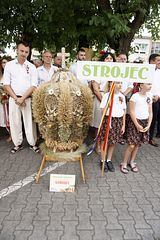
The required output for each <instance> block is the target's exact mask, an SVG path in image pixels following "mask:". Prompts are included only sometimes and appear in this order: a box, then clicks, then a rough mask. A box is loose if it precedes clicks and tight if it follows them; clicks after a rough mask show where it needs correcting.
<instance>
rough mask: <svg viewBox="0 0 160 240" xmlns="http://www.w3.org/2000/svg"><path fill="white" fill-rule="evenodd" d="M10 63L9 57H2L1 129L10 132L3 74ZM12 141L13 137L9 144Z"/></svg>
mask: <svg viewBox="0 0 160 240" xmlns="http://www.w3.org/2000/svg"><path fill="white" fill-rule="evenodd" d="M7 62H8V58H7V57H2V59H1V62H0V70H1V75H0V127H5V128H6V129H7V131H8V132H9V114H8V95H7V93H6V92H5V91H4V89H3V73H4V68H5V65H6V63H7ZM10 141H11V137H10V136H9V138H8V139H7V142H10Z"/></svg>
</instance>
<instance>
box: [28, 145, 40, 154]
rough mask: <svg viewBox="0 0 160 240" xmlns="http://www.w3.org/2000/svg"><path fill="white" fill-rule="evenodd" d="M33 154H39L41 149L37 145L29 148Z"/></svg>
mask: <svg viewBox="0 0 160 240" xmlns="http://www.w3.org/2000/svg"><path fill="white" fill-rule="evenodd" d="M29 148H30V149H31V150H32V151H33V152H35V153H39V151H40V150H39V147H37V146H36V145H34V146H30V147H29Z"/></svg>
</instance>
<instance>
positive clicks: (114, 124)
mask: <svg viewBox="0 0 160 240" xmlns="http://www.w3.org/2000/svg"><path fill="white" fill-rule="evenodd" d="M107 123H108V116H105V117H104V120H103V125H102V129H101V132H100V136H99V141H100V143H101V142H103V141H104V138H105V134H106V126H107ZM122 124H123V117H120V118H117V117H112V118H111V128H110V129H109V136H108V144H109V145H110V144H115V143H117V142H120V141H122V140H123V135H122V131H121V130H122Z"/></svg>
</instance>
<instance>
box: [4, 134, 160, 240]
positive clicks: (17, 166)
mask: <svg viewBox="0 0 160 240" xmlns="http://www.w3.org/2000/svg"><path fill="white" fill-rule="evenodd" d="M159 143H160V142H159ZM11 147H12V144H11V143H10V144H8V143H7V142H6V139H5V138H4V139H1V140H0V164H1V165H0V191H2V190H3V189H5V188H7V187H9V186H11V185H13V184H14V183H17V182H19V181H20V180H22V179H24V178H26V177H28V176H30V175H32V174H33V173H36V172H37V170H38V169H39V166H40V163H41V159H42V156H41V155H40V154H35V153H34V152H32V151H31V150H29V148H28V146H27V144H25V147H24V149H23V150H21V151H20V152H18V153H17V154H15V155H11V154H10V149H11ZM123 149H124V146H121V145H117V148H116V151H115V153H114V157H113V163H114V165H115V168H116V172H115V173H111V172H109V173H105V175H104V177H102V176H101V171H100V168H99V164H98V163H99V162H98V161H99V156H98V155H97V154H96V153H93V154H92V155H90V156H86V155H84V158H83V159H84V160H83V162H84V168H85V175H86V183H83V182H82V179H81V172H80V166H79V163H78V162H68V163H66V164H64V165H63V166H60V167H58V168H56V169H55V170H54V171H53V172H52V173H56V174H58V173H62V174H76V191H75V192H74V193H51V192H49V190H48V189H49V176H50V174H46V175H44V176H42V177H41V178H40V181H39V183H38V184H36V183H35V181H31V182H30V183H29V184H27V185H25V186H24V187H22V188H20V189H18V190H16V191H14V192H12V193H10V194H8V195H7V196H5V197H2V198H1V200H0V240H139V239H141V240H160V147H158V148H155V147H152V146H150V145H146V146H142V147H141V149H140V151H139V153H138V157H137V164H138V166H139V170H140V171H139V173H133V172H131V171H130V172H129V173H128V174H127V175H125V174H122V173H121V172H120V170H119V164H120V162H121V159H122V153H123ZM52 164H54V163H53V162H52V163H49V162H48V163H47V164H46V166H49V165H52Z"/></svg>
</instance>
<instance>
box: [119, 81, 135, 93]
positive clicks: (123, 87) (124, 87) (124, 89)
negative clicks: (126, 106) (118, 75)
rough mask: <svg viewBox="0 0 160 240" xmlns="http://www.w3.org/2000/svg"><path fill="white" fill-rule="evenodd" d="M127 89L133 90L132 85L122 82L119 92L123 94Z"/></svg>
mask: <svg viewBox="0 0 160 240" xmlns="http://www.w3.org/2000/svg"><path fill="white" fill-rule="evenodd" d="M127 88H132V89H133V83H132V82H128V81H125V80H124V81H123V82H122V88H121V92H122V93H124V92H125V91H126V90H127Z"/></svg>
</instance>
